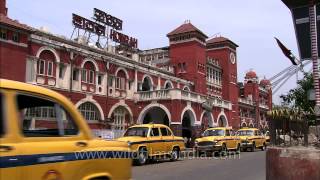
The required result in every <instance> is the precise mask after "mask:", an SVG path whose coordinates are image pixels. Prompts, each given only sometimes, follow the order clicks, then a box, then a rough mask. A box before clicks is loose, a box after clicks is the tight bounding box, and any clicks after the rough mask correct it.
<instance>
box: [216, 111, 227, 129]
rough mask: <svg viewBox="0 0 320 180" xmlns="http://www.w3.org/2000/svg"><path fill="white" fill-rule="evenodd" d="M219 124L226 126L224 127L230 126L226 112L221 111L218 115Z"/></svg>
mask: <svg viewBox="0 0 320 180" xmlns="http://www.w3.org/2000/svg"><path fill="white" fill-rule="evenodd" d="M217 124H218V126H224V127H228V126H229V123H228V118H227V116H226V114H225V113H224V112H221V113H220V114H219V115H218V118H217Z"/></svg>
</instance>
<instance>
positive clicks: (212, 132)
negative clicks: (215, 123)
mask: <svg viewBox="0 0 320 180" xmlns="http://www.w3.org/2000/svg"><path fill="white" fill-rule="evenodd" d="M195 149H196V151H197V152H199V153H201V152H222V153H224V154H225V153H226V152H227V151H228V150H236V151H237V152H239V151H240V138H238V137H237V136H235V134H234V132H233V130H232V129H231V128H228V127H215V128H209V129H207V130H205V131H204V132H203V134H202V137H201V138H197V139H196V140H195Z"/></svg>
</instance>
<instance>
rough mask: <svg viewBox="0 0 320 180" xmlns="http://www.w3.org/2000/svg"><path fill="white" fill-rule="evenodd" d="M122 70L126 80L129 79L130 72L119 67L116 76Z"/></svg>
mask: <svg viewBox="0 0 320 180" xmlns="http://www.w3.org/2000/svg"><path fill="white" fill-rule="evenodd" d="M121 70H122V71H123V72H124V73H125V74H126V78H127V79H129V74H128V71H127V70H126V69H125V68H123V67H118V69H117V70H116V73H115V76H117V75H118V72H119V71H121Z"/></svg>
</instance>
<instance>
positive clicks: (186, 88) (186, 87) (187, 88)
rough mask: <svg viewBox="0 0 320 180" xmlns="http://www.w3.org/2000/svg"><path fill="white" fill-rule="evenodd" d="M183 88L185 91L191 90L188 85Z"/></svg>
mask: <svg viewBox="0 0 320 180" xmlns="http://www.w3.org/2000/svg"><path fill="white" fill-rule="evenodd" d="M182 90H184V91H190V88H189V87H188V86H183V88H182Z"/></svg>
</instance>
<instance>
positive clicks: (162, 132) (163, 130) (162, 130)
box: [160, 128, 168, 136]
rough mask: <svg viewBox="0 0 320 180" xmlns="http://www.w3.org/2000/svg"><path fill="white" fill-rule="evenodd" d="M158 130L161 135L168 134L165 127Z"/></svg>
mask: <svg viewBox="0 0 320 180" xmlns="http://www.w3.org/2000/svg"><path fill="white" fill-rule="evenodd" d="M160 131H161V135H162V136H168V131H167V128H160Z"/></svg>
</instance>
